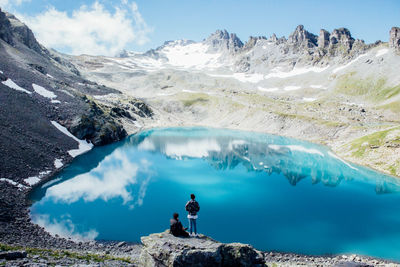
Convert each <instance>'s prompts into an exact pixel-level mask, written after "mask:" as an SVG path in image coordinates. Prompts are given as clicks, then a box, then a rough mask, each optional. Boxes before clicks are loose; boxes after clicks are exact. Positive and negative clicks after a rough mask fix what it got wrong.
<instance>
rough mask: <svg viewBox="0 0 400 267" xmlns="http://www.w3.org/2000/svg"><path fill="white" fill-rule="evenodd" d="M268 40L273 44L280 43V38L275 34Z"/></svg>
mask: <svg viewBox="0 0 400 267" xmlns="http://www.w3.org/2000/svg"><path fill="white" fill-rule="evenodd" d="M268 40H269V41H271V42H274V43H276V42H277V41H278V37H276V34H275V33H273V34H272V35H271V37H269V39H268Z"/></svg>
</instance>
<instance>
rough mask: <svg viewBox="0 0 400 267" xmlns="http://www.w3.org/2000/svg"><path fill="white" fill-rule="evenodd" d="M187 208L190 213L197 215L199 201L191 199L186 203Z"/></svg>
mask: <svg viewBox="0 0 400 267" xmlns="http://www.w3.org/2000/svg"><path fill="white" fill-rule="evenodd" d="M186 210H187V211H188V212H189V214H190V215H196V214H197V212H199V210H200V206H199V203H198V202H197V201H196V200H190V201H189V202H188V203H187V205H186Z"/></svg>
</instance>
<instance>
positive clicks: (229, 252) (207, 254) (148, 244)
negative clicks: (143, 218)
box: [139, 230, 265, 266]
mask: <svg viewBox="0 0 400 267" xmlns="http://www.w3.org/2000/svg"><path fill="white" fill-rule="evenodd" d="M141 241H142V244H143V249H142V252H141V254H140V257H139V265H141V266H264V265H265V260H264V257H263V255H262V253H261V252H259V251H257V250H255V249H254V248H253V247H251V246H250V245H245V244H240V243H230V244H223V243H220V242H218V241H215V240H213V239H211V238H209V237H207V236H204V235H200V236H199V237H198V238H179V237H174V236H173V235H171V234H170V233H169V230H166V231H165V232H163V233H157V234H151V235H149V236H145V237H142V238H141Z"/></svg>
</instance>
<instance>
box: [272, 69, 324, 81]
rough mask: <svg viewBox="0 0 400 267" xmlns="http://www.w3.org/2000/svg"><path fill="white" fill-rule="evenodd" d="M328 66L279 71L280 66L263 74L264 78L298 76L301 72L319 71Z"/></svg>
mask: <svg viewBox="0 0 400 267" xmlns="http://www.w3.org/2000/svg"><path fill="white" fill-rule="evenodd" d="M327 68H329V66H327V67H325V68H318V67H311V68H294V69H293V70H291V71H281V70H280V68H274V69H272V70H271V73H269V74H267V75H265V77H264V79H270V78H288V77H293V76H298V75H302V74H306V73H308V72H316V73H320V72H323V71H324V70H326V69H327Z"/></svg>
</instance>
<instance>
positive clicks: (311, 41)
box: [288, 25, 318, 48]
mask: <svg viewBox="0 0 400 267" xmlns="http://www.w3.org/2000/svg"><path fill="white" fill-rule="evenodd" d="M317 41H318V40H317V36H316V35H314V34H312V33H310V32H308V31H306V30H305V29H304V26H303V25H299V26H297V27H296V30H295V31H294V32H293V33H291V34H290V35H289V38H288V43H289V44H292V45H295V46H298V47H309V48H311V47H314V46H317Z"/></svg>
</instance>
